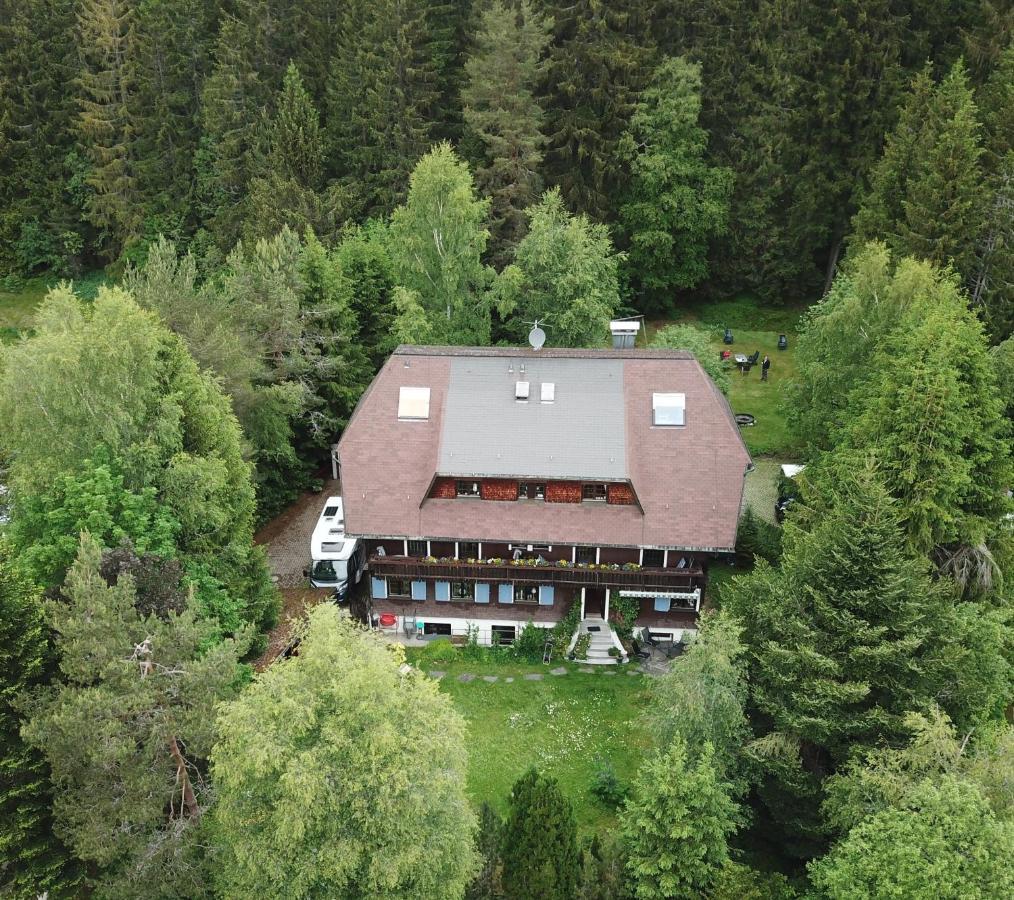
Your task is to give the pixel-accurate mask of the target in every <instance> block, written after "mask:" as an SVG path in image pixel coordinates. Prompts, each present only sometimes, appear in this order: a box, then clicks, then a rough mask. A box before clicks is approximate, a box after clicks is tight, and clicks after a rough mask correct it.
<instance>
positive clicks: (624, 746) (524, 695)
mask: <svg viewBox="0 0 1014 900" xmlns="http://www.w3.org/2000/svg"><path fill="white" fill-rule="evenodd" d="M408 656H409V659H410V661H411V660H418V659H419V656H418V651H412V650H410V651H409V654H408ZM558 665H560V663H554V664H553V665H551V666H546V665H541V664H539V665H526V664H524V663H504V664H492V663H469V662H467V661H465V660H460V659H459V660H456V661H455V662H453V663H450V664H444V663H442V664H439V665H438V664H436V663H433V664H428V663H424V664H423V668H429V669H440V670H441V671H446V672H447V674H446V675H445V676H444V678H442V679H441V681H440V690H441V691H443V692H444V693H445V694H447V695H448V696H449V697H451V699H452V700H453V701H454V705H455V707H457V709H458V711H459V712H460V713H461V714H462V715H463V716H464V717H465V721H466V723H467V727H468V754H469V768H468V793H469V796H470V797H471V799H472V801H473V803H475V804H476V806H478V804H480V803H482V802H483V801H488V802H489V803H491V804H492V805H493V806H494V807H495V808H496V809H498V810H499V811H500V813H501V814H505V813H506V811H507V796H508V794H509V793H510V789H511V786H512V785H513V784H514V782H515V781H516V780H517V779H518V778H519V777H520V776H521V775H523V774H524V773H525V771H527V770H528V768H529V767H531V766H535V768H536V769H538V771H539V772H541V773H543V774H545V775H549V776H552V777H553V778H556V779H557V781H558V782H559V784H560V789H561V790H562V791H563V793H564V794H566V796H567V797H569V798H570V800H571V802H572V803H573V804H574V812H575V816H576V818H577V823H578V828H579V829H580V831H581V832H582V833H583V834H591V833H592V832H599V833H603V832H605V831H606V830H608V829H610V828H612V827H614V826H615V825H616V811H615V810H613V809H611V808H609V807H607V806H605V805H604V804H603V803H602V802H601V801H599V800H598V799H597V798H596V797H595V796H594V795H593V794H592V793H591V790H590V788H591V785H592V780H593V778H594V775H595V772H596V770H597V768H598V764H599V760H601V759H606V760H608V761H609V762H610V763H611V764H612V766H613V767H614V769H615V770H616V774H617V776H618V777H619V779H620V780H621V782H623V783H624V784H628V785H629V784H630V783H631V781H632V780H633V778H634V775H635V773H636V772H637V768H638V766H639V765H640V762H641V759H642V757H643V755H644V753H645V751H646V749H647V748H648V747H649V746H650V740H649V737H648V734H647V731H646V728H645V724H644V722H643V713H644V711H645V710H646V709H647V707H648V704H649V702H650V679H648V678H647V677H645V676H644V675H636V676H631V675H627V674H626V671H627V668H626V667H624V666H616V667H614V668H613V669H612V671H615V672H616V674H615V675H605V674H603V673H602V672H595V673H593V674H584V673H581V672H579V671H577V669H578V667H577V666H576V665H573V664H564V665H565V666H566V668H567V669H568V673H567V674H566V675H559V676H554V675H550V674H549V669H550V668H556V667H557V666H558ZM463 672H470V673H473V674H475V675H477V676H480V677H477V678H476V679H475V680H474V681H471V682H467V683H462V682H459V681H458V680H457V676H458V675H459V674H461V673H463ZM526 672H541V673H543V674H544V675H545V677H544V678H543V679H542V680H541V681H525V680H524V679H523V675H524V673H526ZM482 675H496V676H497V677H498V681H496V682H494V683H492V684H489V683H487V682H485V681H483V680H482V678H481V676H482ZM507 677H512V678H514V679H515V680H514V681H513V682H512V683H510V684H508V683H507V682H506V681H505V680H504V679H505V678H507Z"/></svg>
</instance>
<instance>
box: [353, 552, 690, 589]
mask: <svg viewBox="0 0 1014 900" xmlns="http://www.w3.org/2000/svg"><path fill="white" fill-rule="evenodd" d="M370 570H371V571H373V572H374V573H376V574H378V575H395V576H401V577H403V578H413V577H414V578H445V579H448V580H451V581H483V580H486V579H489V580H495V581H511V582H525V583H536V584H546V583H555V584H576V585H582V586H586V587H599V586H601V587H617V588H645V589H649V588H652V587H656V588H661V589H673V588H685V589H687V590H693V589H694V587H696V585H695V583H694V579H695V578H701V577H703V575H704V571H703V570H702V569H701V568H700V567H699V566H694V567H692V568H691V567H687V568H684V569H654V568H637V569H623V568H618V569H612V568H602V567H596V568H594V569H593V568H581V567H579V566H575V565H568V566H557V565H555V564H553V563H547V564H546V565H541V566H532V565H514V564H512V563H509V562H499V563H489V562H463V561H456V562H452V561H447V562H440V561H438V562H433V563H429V562H425V561H424V560H421V559H418V558H417V557H406V556H372V557H370Z"/></svg>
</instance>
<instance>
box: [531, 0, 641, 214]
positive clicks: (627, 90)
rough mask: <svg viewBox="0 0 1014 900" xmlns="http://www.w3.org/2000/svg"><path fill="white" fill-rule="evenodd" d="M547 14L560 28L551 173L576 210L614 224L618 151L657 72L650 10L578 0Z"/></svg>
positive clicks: (549, 100)
mask: <svg viewBox="0 0 1014 900" xmlns="http://www.w3.org/2000/svg"><path fill="white" fill-rule="evenodd" d="M546 10H547V12H548V13H549V14H550V15H551V16H552V18H553V23H554V35H553V47H552V50H551V51H550V64H549V68H548V71H547V73H546V79H545V85H546V87H545V95H544V97H545V99H544V103H545V106H546V110H547V114H548V118H549V122H548V124H547V126H546V133H547V135H548V137H549V147H548V150H547V154H546V171H547V175H548V178H549V181H550V183H551V184H553V185H556V186H557V187H559V188H560V191H561V194H562V196H563V198H564V200H565V201H566V203H567V206H568V207H569V208H570V209H571V210H572V211H573V212H578V213H585V214H587V215H588V216H589V217H590V218H591V219H592V220H593V221H598V222H607V221H611V220H612V219H613V218H615V214H616V207H617V203H618V196H619V194H618V188H619V186H620V184H621V182H622V168H623V163H622V158H621V156H620V153H619V152H618V145H619V142H620V138H621V136H622V134H623V132H624V131H626V130H627V128H628V127H629V124H630V116H631V114H632V113H633V110H634V104H635V103H636V101H637V96H638V94H639V92H640V91H641V89H642V88H643V87H644V85H645V84H646V83H647V81H648V77H649V75H650V73H651V68H652V59H653V50H652V49H651V40H650V37H649V35H648V27H647V20H648V16H647V13H646V9H645V7H644V5H643V4H642V2H641V0H621V2H615V0H613V2H606V0H576V2H565V3H564V2H552V3H547V4H546Z"/></svg>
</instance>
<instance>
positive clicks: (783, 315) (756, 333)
mask: <svg viewBox="0 0 1014 900" xmlns="http://www.w3.org/2000/svg"><path fill="white" fill-rule="evenodd" d="M803 310H804V307H800V306H793V307H767V306H762V305H761V304H760V302H759V301H758V300H757V299H756V298H753V297H750V296H748V295H741V296H739V297H734V298H732V299H730V300H724V301H720V302H717V303H710V304H700V305H697V306H688V307H686V308H684V309H681V310H680V311H679V313H678V314H676V315H674V316H672V317H671V318H669V319H659V320H655V321H652V322H651V323H650V324H649V327H648V337H649V340H650V338H651V336H652V335H654V333H655V331H657V330H658V329H660V328H664V327H665V326H666V325H669V324H671V323H674V322H687V323H690V324H693V325H696V326H697V327H699V328H703V329H705V330H707V332H708V335H709V337H710V339H711V346H712V349H713V350H714V352H715V353H716V354H719V353H721V352H722V351H723V350H729V351H731V352H732V354H733V355H735V354H737V353H742V354H744V355H745V356H750V355H751V354H752V353H754V352H755V351H757V350H759V351H760V357H759V359H758V364H757V365H756V366H754V367H753V368H751V369H750V370H749V371H748V372H747V374H746V375H743V374H741V373H740V370H739V368H738V367H737V366H736V365H735V364H734V363H731V362H730V363H729V378H730V381H731V383H732V386H731V388H730V391H729V402H730V403H731V404H732V409H733V412H737V413H751V414H752V415H754V416H755V417H756V419H757V424H755V425H753V426H750V427H748V428H744V429H743V438H744V440H745V441H746V445H747V447H748V448H749V450H750V452H751V453H752V454H754V455H756V456H777V457H778V458H779V459H781V460H782V461H788V460H791V459H794V458H796V457H797V456H798V455H799V446H798V442H797V441H796V438H795V436H794V435H793V434H792V432H791V430H790V429H789V427H788V425H787V424H786V421H785V416H784V413H783V411H782V408H781V406H782V400H783V396H784V389H785V386H786V384H787V383H788V382H789V381H790V380H791V379H792V378H793V377H794V376H795V373H796V366H795V360H794V353H795V344H796V329H797V326H798V323H799V317H800V315H801V314H802V312H803ZM727 327H728V328H731V329H732V335H733V343H732V345H726V344H724V343H723V342H722V337H723V333H724V331H725V329H726V328H727ZM781 334H784V335H785V336H786V337H787V338H788V342H789V346H788V349H787V350H779V349H778V337H779V335H781ZM764 354H767V355H768V356H770V357H771V369H770V371H769V372H768V380H767V381H766V382H763V381H761V380H760V376H761V369H760V360H763V359H764Z"/></svg>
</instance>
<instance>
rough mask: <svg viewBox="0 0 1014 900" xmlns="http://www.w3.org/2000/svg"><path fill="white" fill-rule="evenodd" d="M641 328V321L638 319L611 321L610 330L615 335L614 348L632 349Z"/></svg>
mask: <svg viewBox="0 0 1014 900" xmlns="http://www.w3.org/2000/svg"><path fill="white" fill-rule="evenodd" d="M640 330H641V323H640V322H638V321H637V320H636V319H634V320H629V319H614V320H613V321H612V322H610V323H609V331H610V333H611V334H612V336H613V349H614V350H632V349H633V348H634V343H635V342H636V341H637V333H638V332H639V331H640Z"/></svg>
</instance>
